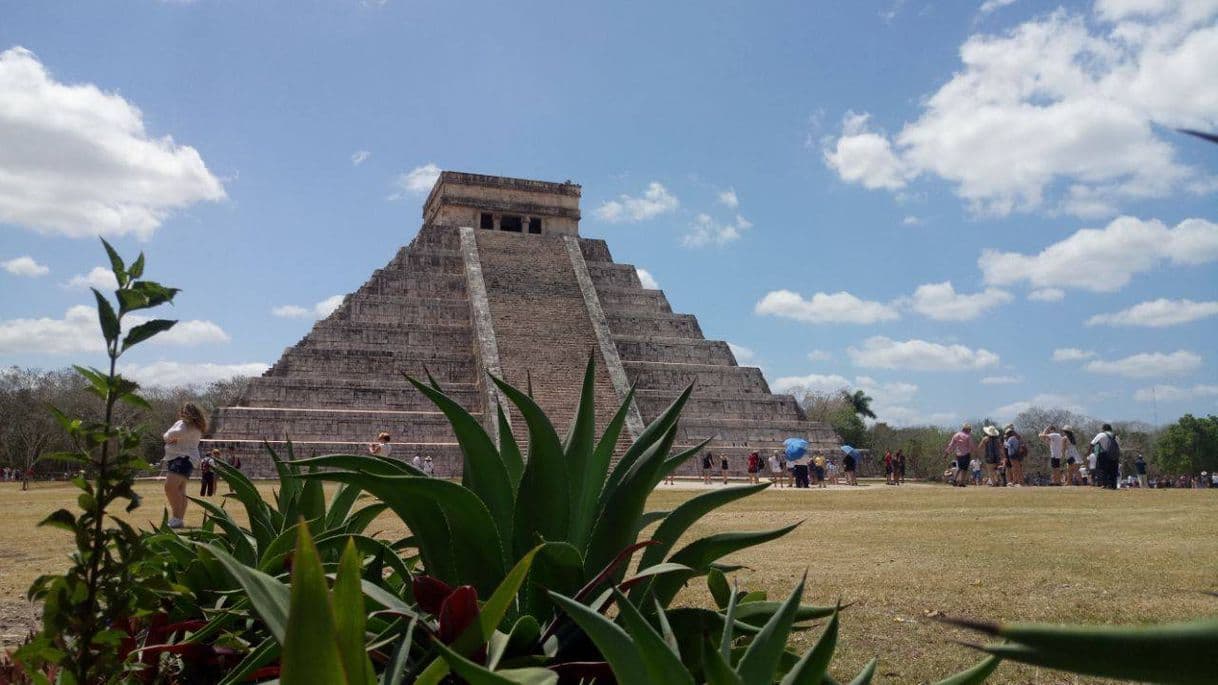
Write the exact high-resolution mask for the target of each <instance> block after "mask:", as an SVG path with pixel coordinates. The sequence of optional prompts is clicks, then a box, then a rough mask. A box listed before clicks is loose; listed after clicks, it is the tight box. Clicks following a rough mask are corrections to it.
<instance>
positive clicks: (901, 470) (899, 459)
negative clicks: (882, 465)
mask: <svg viewBox="0 0 1218 685" xmlns="http://www.w3.org/2000/svg"><path fill="white" fill-rule="evenodd" d="M895 459H896V470H897V473H896V477H897V485H904V484H905V451H904V450H897V456H896V457H895Z"/></svg>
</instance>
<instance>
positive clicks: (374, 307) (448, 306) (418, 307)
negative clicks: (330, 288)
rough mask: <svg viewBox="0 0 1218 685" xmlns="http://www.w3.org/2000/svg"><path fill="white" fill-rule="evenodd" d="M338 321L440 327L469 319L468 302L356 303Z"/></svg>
mask: <svg viewBox="0 0 1218 685" xmlns="http://www.w3.org/2000/svg"><path fill="white" fill-rule="evenodd" d="M345 309H346V310H345V311H339V312H335V315H338V318H339V319H340V320H341V319H346V320H350V321H352V322H355V323H364V322H368V323H403V322H415V323H421V324H441V323H448V322H452V321H468V320H469V301H468V299H459V298H411V299H410V300H407V301H367V302H365V301H361V300H354V301H352V302H351V303H350V304H349V306H348V307H346V308H345Z"/></svg>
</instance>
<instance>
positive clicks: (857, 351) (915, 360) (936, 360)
mask: <svg viewBox="0 0 1218 685" xmlns="http://www.w3.org/2000/svg"><path fill="white" fill-rule="evenodd" d="M846 354H847V355H849V356H850V360H851V361H852V362H853V363H854V365H855V366H861V367H864V368H875V369H904V370H909V371H968V370H972V369H983V368H986V367H990V366H994V365H996V364H998V361H999V359H998V355H996V354H994V353H993V352H990V351H989V350H986V349H982V348H978V349H975V350H974V349H972V348H970V347H965V346H964V345H943V344H940V343H935V342H929V341H927V340H918V339H911V340H893V339H891V338H886V337H884V336H874V337H871V338H868V339H867V340H865V341H863V345H862V347H850V348H848V349H847V350H846Z"/></svg>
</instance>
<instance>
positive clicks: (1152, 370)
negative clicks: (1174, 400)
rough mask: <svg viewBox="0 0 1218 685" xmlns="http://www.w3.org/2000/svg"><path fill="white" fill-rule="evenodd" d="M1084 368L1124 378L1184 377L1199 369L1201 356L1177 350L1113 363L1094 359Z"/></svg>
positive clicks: (1132, 357) (1137, 356) (1134, 356)
mask: <svg viewBox="0 0 1218 685" xmlns="http://www.w3.org/2000/svg"><path fill="white" fill-rule="evenodd" d="M1084 368H1086V369H1087V370H1088V371H1090V372H1092V373H1103V374H1110V375H1115V376H1124V377H1126V378H1158V377H1162V376H1184V375H1187V374H1190V373H1192V372H1194V371H1196V370H1197V369H1199V368H1201V356H1200V355H1198V354H1195V353H1193V352H1189V351H1187V350H1177V351H1175V352H1172V353H1170V354H1164V353H1162V352H1143V353H1142V354H1135V355H1131V356H1129V357H1125V358H1124V359H1117V360H1115V361H1105V360H1103V359H1096V360H1094V361H1091V362H1088V363H1087V366H1086V367H1084Z"/></svg>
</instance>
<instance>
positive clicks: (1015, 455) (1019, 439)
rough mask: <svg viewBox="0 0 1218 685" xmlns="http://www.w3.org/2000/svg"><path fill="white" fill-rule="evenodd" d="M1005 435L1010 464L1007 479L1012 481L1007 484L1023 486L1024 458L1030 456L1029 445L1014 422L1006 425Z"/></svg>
mask: <svg viewBox="0 0 1218 685" xmlns="http://www.w3.org/2000/svg"><path fill="white" fill-rule="evenodd" d="M1003 436H1004V437H1005V438H1006V442H1005V443H1004V446H1005V447H1006V453H1007V463H1008V464H1010V468H1009V469H1008V472H1007V479H1008V480H1009V481H1010V482H1008V483H1007V485H1008V486H1013V487H1017V488H1021V487H1023V460H1024V457H1026V456H1028V446H1027V444H1025V443H1024V441H1023V436H1021V435H1020V434H1019V433H1018V432H1017V431H1016V430H1015V424H1013V423H1008V424H1007V425H1006V429H1005V430H1004V431H1003Z"/></svg>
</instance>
